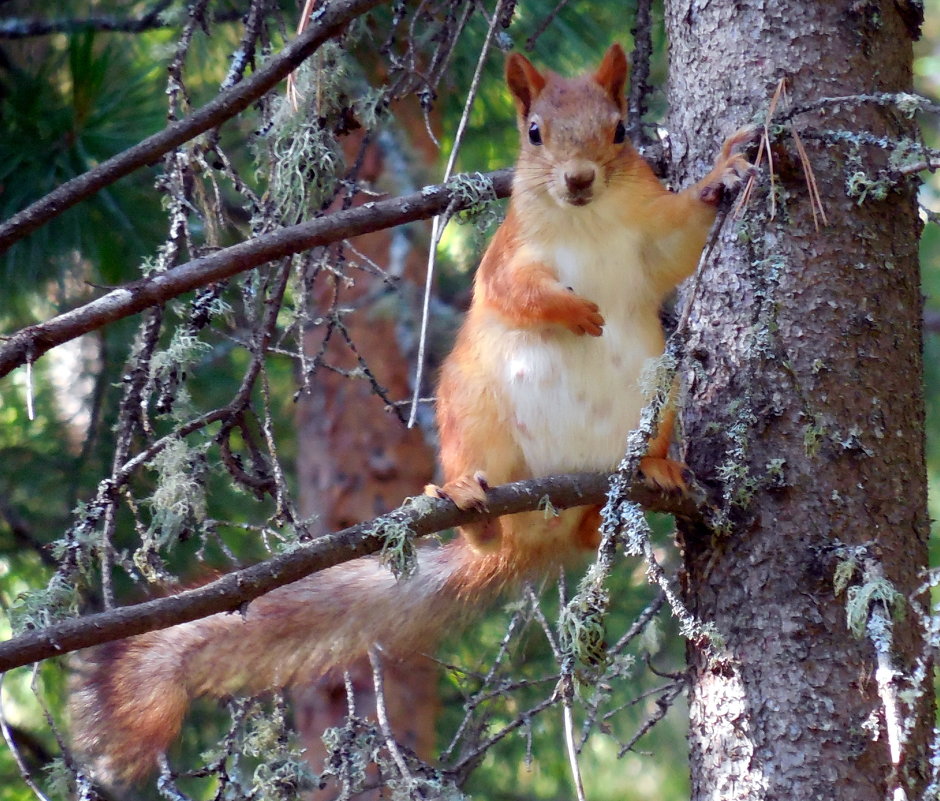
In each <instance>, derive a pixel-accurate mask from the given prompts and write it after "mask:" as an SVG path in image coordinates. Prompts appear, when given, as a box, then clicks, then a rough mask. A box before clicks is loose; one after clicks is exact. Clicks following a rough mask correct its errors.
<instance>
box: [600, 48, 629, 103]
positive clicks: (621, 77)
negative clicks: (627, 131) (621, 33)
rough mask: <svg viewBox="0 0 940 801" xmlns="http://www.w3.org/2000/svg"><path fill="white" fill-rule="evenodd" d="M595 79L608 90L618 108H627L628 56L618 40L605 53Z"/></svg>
mask: <svg viewBox="0 0 940 801" xmlns="http://www.w3.org/2000/svg"><path fill="white" fill-rule="evenodd" d="M594 80H595V81H596V82H597V83H598V84H599V85H600V87H601V88H602V89H603V90H604V91H605V92H607V94H608V95H609V96H610V99H611V100H613V101H614V103H616V104H617V106H618V108H620V109H621V110H622V109H624V108H625V105H626V103H625V101H624V98H623V88H624V86H625V85H626V83H627V57H626V56H625V55H624V52H623V48H622V47H621V46H620V45H619V44H617V43H616V42H615V43H614V44H612V45H611V46H610V48H609V49H608V50H607V53H606V54H605V55H604V60H603V61H601V64H600V66H599V67H598V68H597V72H595V73H594Z"/></svg>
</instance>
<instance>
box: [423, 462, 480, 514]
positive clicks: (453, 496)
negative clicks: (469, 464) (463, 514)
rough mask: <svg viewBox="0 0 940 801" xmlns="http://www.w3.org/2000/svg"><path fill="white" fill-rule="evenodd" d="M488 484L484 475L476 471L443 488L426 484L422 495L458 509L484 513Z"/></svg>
mask: <svg viewBox="0 0 940 801" xmlns="http://www.w3.org/2000/svg"><path fill="white" fill-rule="evenodd" d="M489 486H490V485H489V483H488V482H487V480H486V475H485V474H484V473H483V472H481V471H479V470H478V471H477V472H475V473H473V474H472V475H471V474H469V473H468V474H467V475H463V476H460V478H456V479H454V480H453V481H448V482H447V483H446V484H444V486H443V487H439V486H438V485H437V484H428V485H427V486H426V487H425V488H424V494H425V495H430V496H431V497H432V498H443V499H444V500H446V501H450V502H451V503H453V504H454V506H456V507H457V508H458V509H464V510H467V509H476V510H478V511H481V512H484V511H486V491H487V490H488V489H489Z"/></svg>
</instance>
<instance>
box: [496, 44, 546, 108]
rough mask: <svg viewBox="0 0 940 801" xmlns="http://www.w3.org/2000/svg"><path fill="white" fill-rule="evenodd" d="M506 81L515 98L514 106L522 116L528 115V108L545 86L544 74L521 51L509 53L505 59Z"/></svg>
mask: <svg viewBox="0 0 940 801" xmlns="http://www.w3.org/2000/svg"><path fill="white" fill-rule="evenodd" d="M506 83H507V84H509V91H511V92H512V94H513V97H515V99H516V106H517V107H518V109H519V112H520V113H521V114H522V116H523V117H527V116H528V115H529V109H530V108H532V104H533V103H534V102H535V100H536V98H537V97H538V96H539V94H541V92H542V90H543V89H544V88H545V83H546V81H545V76H544V75H542V73H541V72H539V71H538V70H537V69H536V68H535V67H533V66H532V63H531V62H530V61H529V59H527V58H526V57H525V56H524V55H522V53H510V55H509V58H507V59H506Z"/></svg>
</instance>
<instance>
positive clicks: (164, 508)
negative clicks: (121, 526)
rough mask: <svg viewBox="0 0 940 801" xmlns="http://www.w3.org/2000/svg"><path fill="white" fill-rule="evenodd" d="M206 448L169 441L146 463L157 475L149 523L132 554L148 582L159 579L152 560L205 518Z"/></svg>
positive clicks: (175, 440)
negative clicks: (138, 545)
mask: <svg viewBox="0 0 940 801" xmlns="http://www.w3.org/2000/svg"><path fill="white" fill-rule="evenodd" d="M206 447H208V446H207V445H202V446H200V447H195V448H194V447H191V446H190V445H189V444H188V443H187V442H186V441H184V440H183V439H179V438H177V439H171V440H170V441H169V442H168V443H167V445H166V446H165V447H164V448H163V449H162V450H161V451H159V452H158V453H157V454H156V455H155V456H154V457H153V459H151V460H150V464H149V467H150V468H151V469H153V470H155V471H156V472H157V486H156V489H155V490H154V491H153V494H152V495H151V496H150V498H149V499H148V500H147V503H148V505H149V506H150V508H151V512H152V515H151V520H150V525H149V526H148V528H147V530H146V532H145V533H144V535H143V537H142V542H141V545H140V547H139V548H138V549H137V551H136V552H135V553H134V555H133V560H134V564H135V565H136V566H137V568H138V569H139V570H140V571H141V573H142V574H143V575H144V577H145V578H147V579H148V580H149V581H156V580H158V579H159V578H160V577H161V576H160V571H159V569H158V568H157V563H156V558H157V554H158V552H159V551H160V550H161V549H164V548H170V547H172V545H173V544H174V543H175V542H176V541H177V540H178V539H179V537H180V535H181V534H182V533H183V532H184V531H185V530H186V529H188V528H199V527H200V526H201V525H202V523H203V522H204V521H205V518H206V489H205V486H204V476H205V473H206V470H207V465H206V461H205V450H206Z"/></svg>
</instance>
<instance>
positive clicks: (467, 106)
mask: <svg viewBox="0 0 940 801" xmlns="http://www.w3.org/2000/svg"><path fill="white" fill-rule="evenodd" d="M504 2H506V0H498V2H497V3H496V9H495V10H494V11H493V18H492V20H491V21H490V26H489V28H488V29H487V31H486V39H484V41H483V47H482V48H481V49H480V55H479V56H478V58H477V65H476V69H475V70H474V72H473V79H472V80H471V81H470V89H469V90H468V92H467V99H466V101H465V102H464V107H463V114H461V116H460V122H459V123H458V125H457V133H455V134H454V144H453V146H452V147H451V149H450V155H449V156H448V158H447V166H446V167H445V168H444V180H443V182H444V183H447V181H449V180H450V176H451V173H452V172H453V169H454V164H455V163H456V161H457V154H458V153H459V152H460V145H461V144H462V143H463V136H464V133H465V132H466V130H467V123H468V121H469V120H470V112H471V110H472V109H473V101H474V100H475V99H476V96H477V91H478V90H479V88H480V78H481V77H482V75H483V65H484V64H485V63H486V58H487V56H488V55H489V52H490V47H491V46H492V44H493V36H494V34H495V33H496V25H497V23H498V22H499V20H500V18H501V13H500V12H501V11H502V8H503V3H504ZM453 213H454V210H452V209H451V207H450V206H448V208H447V210H446V211H445V213H444V214H443V215H441V214H436V215H435V216H434V219H433V221H432V222H431V243H430V245H429V246H428V265H427V271H426V274H425V279H424V300H423V302H422V304H421V333H420V335H419V337H418V357H417V364H416V366H415V381H414V395H413V396H412V399H411V412H410V414H409V415H408V428H414V425H415V422H416V421H417V419H418V408H419V405H418V398H419V397H420V396H421V384H422V383H423V381H424V362H425V350H426V349H427V339H428V324H429V318H430V309H431V289H432V287H433V286H434V266H435V263H436V260H437V247H438V245H439V244H440V241H441V236H443V234H444V228H446V227H447V223H448V222H450V218H451V216H452V215H453Z"/></svg>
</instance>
